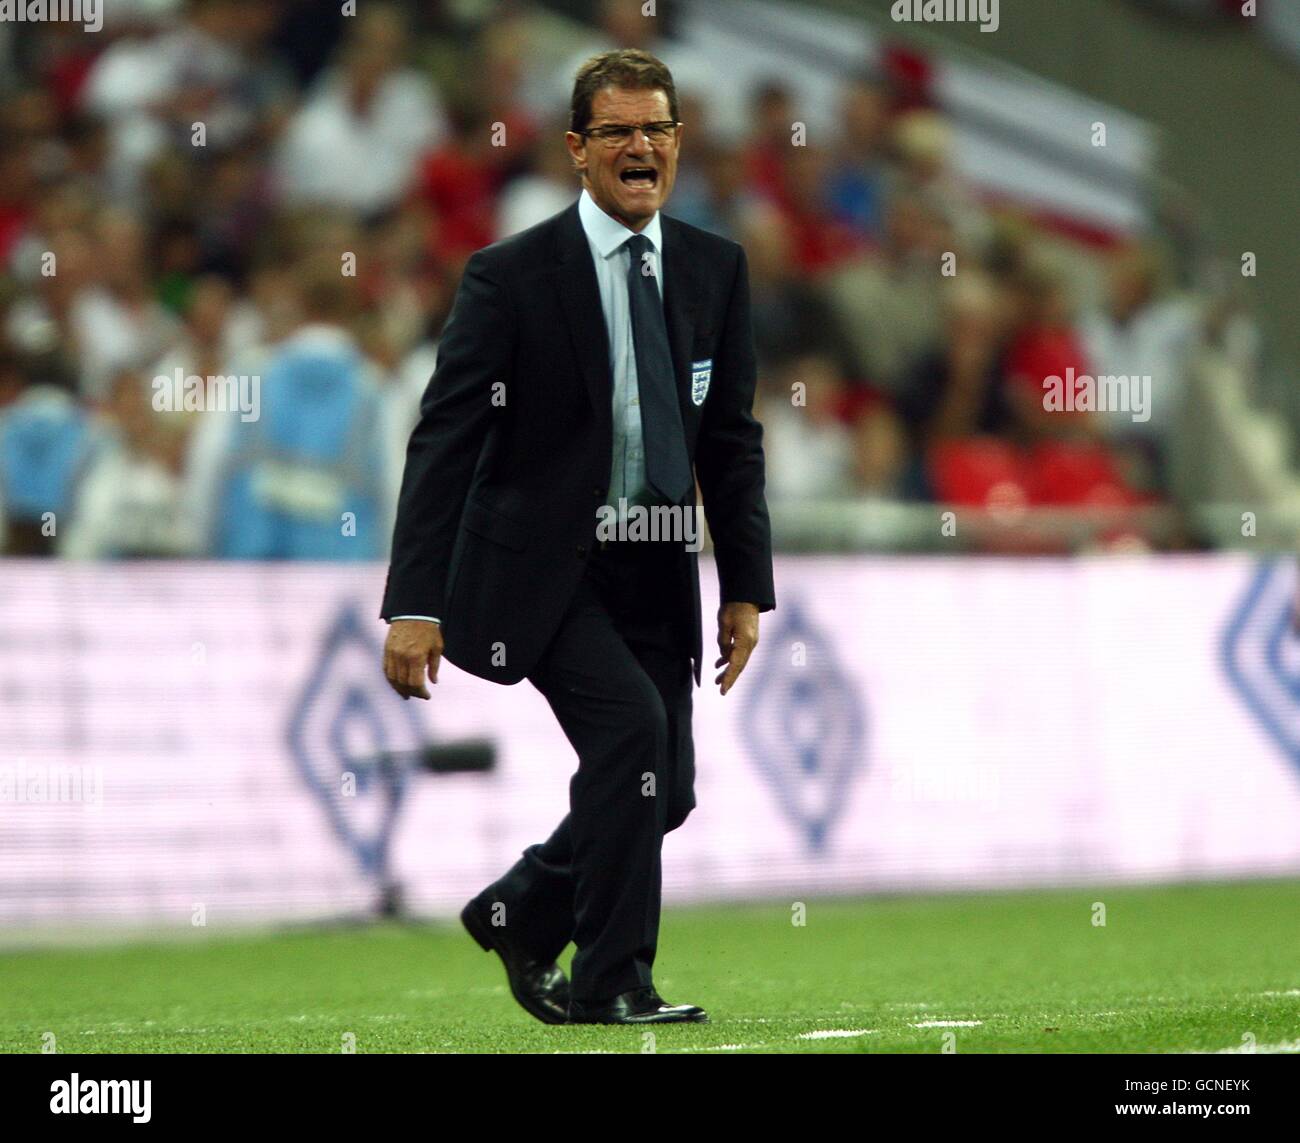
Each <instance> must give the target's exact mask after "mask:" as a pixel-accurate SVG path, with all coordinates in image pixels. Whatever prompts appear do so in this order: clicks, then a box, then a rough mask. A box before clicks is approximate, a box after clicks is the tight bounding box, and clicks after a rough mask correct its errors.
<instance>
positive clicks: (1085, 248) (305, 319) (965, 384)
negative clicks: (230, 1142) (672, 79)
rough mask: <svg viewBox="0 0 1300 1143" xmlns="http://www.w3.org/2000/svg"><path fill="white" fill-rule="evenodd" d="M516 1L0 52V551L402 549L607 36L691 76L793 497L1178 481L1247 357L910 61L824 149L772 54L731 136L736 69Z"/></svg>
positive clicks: (636, 9) (773, 489) (627, 16)
mask: <svg viewBox="0 0 1300 1143" xmlns="http://www.w3.org/2000/svg"><path fill="white" fill-rule="evenodd" d="M534 15H535V12H534V10H533V9H532V8H531V7H530V6H529V5H526V4H512V3H500V4H493V3H483V4H475V5H467V4H439V3H433V4H421V5H402V4H385V3H380V2H372V0H367V2H365V3H361V4H358V5H357V12H356V14H355V15H344V14H343V12H342V10H341V7H340V6H339V5H334V4H320V3H313V2H310V0H192V2H189V3H168V2H166V0H159V2H155V3H149V4H144V3H136V4H133V5H131V6H130V7H128V8H126V9H125V14H124V15H121V16H120V18H119V19H118V20H117V21H116V22H115V23H113V24H111V25H110V26H108V27H106V29H105V30H104V32H102V33H99V34H94V35H92V34H87V33H85V32H84V31H82V30H81V29H80V28H79V27H78V26H77V25H68V24H63V25H60V24H53V23H51V24H45V25H26V26H24V27H23V28H22V29H21V30H20V31H19V32H18V34H16V35H10V36H8V38H6V39H3V40H0V55H2V56H3V57H4V58H0V75H3V76H4V79H3V81H0V84H2V85H3V86H0V536H2V537H3V549H2V550H3V551H5V552H8V553H10V554H43V553H49V554H60V555H66V556H71V557H82V558H99V557H115V556H167V555H189V556H212V557H218V558H221V557H247V558H321V559H372V558H376V557H381V556H382V555H384V554H385V552H386V550H387V544H388V539H389V534H390V531H391V521H392V515H393V512H394V510H395V502H396V494H397V487H398V483H399V481H400V476H401V468H402V463H403V460H404V455H405V445H406V440H407V438H408V436H409V434H410V430H411V428H412V426H413V425H414V422H415V419H416V417H417V415H418V408H419V402H420V398H421V396H422V394H423V392H424V390H425V387H426V385H427V383H428V380H429V377H430V376H431V374H432V371H433V366H434V362H435V360H436V352H437V340H438V336H439V332H440V330H441V327H442V325H443V323H444V321H445V319H446V316H447V312H448V309H449V306H450V302H451V299H452V297H453V295H454V291H455V287H456V283H457V282H458V280H459V276H460V273H461V270H462V267H463V265H464V263H465V260H466V259H467V258H468V256H469V255H470V253H472V252H473V251H474V250H475V249H477V248H479V247H481V246H484V245H487V244H489V243H491V242H493V241H495V240H497V239H499V238H502V237H504V236H507V235H509V234H512V233H516V232H518V231H519V230H521V229H524V228H526V227H528V226H530V225H533V224H534V223H536V222H539V221H541V220H543V219H545V218H547V217H549V216H550V215H552V214H554V213H555V212H556V211H558V210H561V209H563V208H564V207H565V206H566V205H568V204H569V203H570V202H572V201H573V199H574V198H575V197H576V195H577V192H578V186H577V182H576V179H575V177H574V175H573V173H572V172H571V170H570V168H569V161H568V157H567V155H566V153H565V149H564V145H563V138H562V134H563V131H564V129H565V127H566V119H567V105H568V90H569V86H570V84H571V81H572V75H573V72H574V71H575V70H576V68H577V65H578V64H579V63H580V62H581V61H582V60H583V59H585V58H586V57H587V56H589V55H591V54H594V53H595V52H597V51H600V50H604V49H606V48H610V47H615V46H623V47H642V48H646V49H647V50H650V51H653V52H655V54H657V55H659V56H660V57H661V58H663V59H664V60H665V62H667V63H668V64H669V66H670V68H673V69H674V74H675V76H676V78H677V81H678V84H679V95H680V99H681V110H682V115H681V117H682V120H683V121H684V122H685V123H686V124H687V127H686V129H685V132H684V135H683V153H682V158H681V165H680V171H679V176H678V182H677V186H676V189H675V191H674V194H673V197H672V200H671V201H670V204H669V206H668V213H670V214H673V215H675V216H677V217H679V218H681V219H683V220H685V221H687V222H690V223H693V224H695V225H697V226H701V227H705V228H707V229H709V230H713V231H716V232H718V233H721V234H724V235H727V236H728V237H731V238H734V239H735V240H737V241H739V242H741V243H743V244H744V246H745V248H746V250H747V252H748V255H749V265H750V273H751V290H752V301H753V317H754V331H755V336H756V344H757V349H758V357H759V367H760V394H759V401H758V414H759V416H760V418H761V420H762V421H763V423H764V426H765V431H766V437H765V440H766V445H767V454H768V466H769V467H768V472H769V496H770V498H771V499H772V500H773V501H774V502H776V501H800V500H804V499H819V500H826V499H843V500H858V499H864V498H879V499H882V500H891V501H904V502H906V501H913V502H918V503H924V502H930V501H940V502H944V503H953V504H965V505H977V506H988V505H990V504H995V503H1002V504H1005V503H1013V504H1017V503H1018V504H1021V505H1025V506H1033V505H1056V506H1087V505H1115V504H1146V503H1158V502H1160V501H1161V500H1162V498H1164V497H1166V496H1167V495H1168V473H1167V467H1168V453H1169V448H1170V439H1171V435H1172V434H1173V433H1174V432H1176V431H1177V430H1176V426H1177V422H1178V407H1179V397H1180V393H1181V390H1182V386H1183V383H1184V380H1185V374H1186V369H1187V365H1188V362H1189V360H1190V358H1191V355H1193V354H1194V353H1195V352H1196V351H1197V349H1198V348H1199V347H1201V346H1204V345H1205V344H1207V343H1214V344H1217V345H1219V346H1221V347H1223V348H1225V349H1226V350H1227V351H1228V352H1230V353H1232V354H1235V355H1237V356H1239V357H1241V358H1242V359H1243V360H1246V359H1248V358H1249V357H1250V355H1251V354H1252V353H1253V352H1254V332H1253V327H1252V326H1251V324H1250V322H1249V321H1248V320H1247V319H1246V318H1245V317H1244V316H1243V315H1242V314H1241V313H1240V312H1238V311H1237V310H1236V309H1235V308H1234V307H1233V306H1232V305H1229V304H1227V303H1224V302H1222V301H1220V300H1209V299H1207V298H1205V297H1203V296H1201V295H1198V294H1197V293H1195V292H1189V291H1187V290H1185V289H1181V288H1178V287H1180V286H1182V285H1185V283H1180V282H1178V281H1171V279H1170V275H1169V273H1168V271H1167V270H1166V267H1165V263H1166V261H1167V260H1166V259H1165V258H1163V257H1162V253H1163V252H1162V251H1161V250H1160V249H1159V247H1157V246H1155V245H1153V244H1149V243H1146V242H1137V241H1125V242H1115V241H1102V240H1099V239H1097V238H1096V237H1091V238H1089V239H1086V240H1084V239H1081V238H1080V237H1079V236H1078V235H1066V234H1063V233H1062V232H1061V230H1060V228H1059V227H1055V226H1054V225H1053V224H1052V222H1051V221H1050V220H1042V219H1037V218H1034V217H1032V216H1030V215H1029V214H1027V213H1026V212H1024V211H1022V210H1015V209H1012V208H1009V207H1007V206H1005V205H1000V204H997V203H992V202H989V201H987V200H986V199H985V198H984V197H982V196H981V195H980V194H978V193H977V192H976V190H975V189H973V188H971V187H969V186H967V185H965V184H964V183H963V182H962V180H961V179H960V178H958V177H957V175H956V174H955V173H954V170H953V166H952V161H951V155H952V129H951V125H950V124H949V123H948V122H947V121H946V120H945V118H944V116H943V114H942V113H941V112H940V111H939V110H937V109H936V108H934V107H933V106H930V105H929V102H928V101H927V100H926V99H925V98H924V95H923V93H919V92H918V91H917V90H916V88H915V86H914V85H911V84H909V83H908V82H907V81H906V76H905V75H894V74H888V73H886V74H881V73H880V71H879V70H875V71H871V72H867V71H864V72H863V74H862V75H860V76H856V77H850V78H848V79H846V80H845V81H844V83H843V87H842V90H841V92H840V94H839V107H838V115H837V122H838V131H837V132H836V133H835V134H834V135H833V136H832V137H825V138H820V137H812V138H806V139H805V138H797V134H796V132H795V131H794V130H793V129H792V127H793V125H795V124H797V123H799V122H800V120H801V109H800V107H799V106H798V105H797V100H796V97H795V96H794V94H793V88H792V87H791V86H789V85H788V83H787V80H786V77H783V76H781V75H773V76H772V77H770V79H769V80H768V81H767V82H765V83H763V84H761V85H760V86H759V87H758V88H757V90H755V91H753V92H751V93H749V94H748V99H747V103H746V105H745V107H744V115H745V118H744V122H743V130H742V131H741V132H740V133H739V134H737V133H736V132H735V131H721V130H713V123H712V113H713V99H712V95H711V89H712V87H713V85H723V84H726V82H727V79H726V74H725V71H724V70H722V69H720V68H717V67H709V66H707V61H705V62H704V63H702V62H701V61H700V60H699V59H698V58H696V57H695V56H694V55H693V53H692V52H691V50H690V47H689V45H688V44H684V43H682V42H680V41H677V40H674V39H672V38H670V37H669V36H667V35H666V34H665V33H664V32H663V30H661V29H660V28H659V27H658V26H657V25H656V21H655V19H654V18H647V17H646V16H644V15H643V14H642V5H641V4H640V3H639V2H637V0H598V2H596V3H593V5H592V10H591V13H590V15H591V20H592V22H591V23H590V24H589V25H587V26H585V27H584V29H583V32H582V36H581V37H579V41H578V42H575V43H574V44H573V45H572V48H573V50H572V58H571V60H570V61H569V62H568V63H567V64H565V65H563V66H561V67H559V68H556V67H555V66H554V64H553V63H545V64H539V62H538V61H539V59H549V57H548V56H546V55H545V54H544V53H539V52H536V51H534V50H533V48H534V45H533V43H532V42H531V40H530V35H531V31H530V30H531V28H532V27H533V22H532V17H533V16H534ZM1062 249H1065V250H1068V251H1069V252H1070V256H1069V257H1067V258H1066V259H1064V261H1063V259H1062V257H1061V251H1062ZM1081 262H1086V263H1088V264H1091V265H1095V267H1096V269H1097V274H1096V280H1097V282H1098V283H1100V286H1099V288H1098V289H1097V290H1095V291H1094V296H1092V297H1091V298H1086V299H1084V298H1080V297H1078V296H1077V291H1076V289H1075V288H1074V287H1075V285H1076V284H1077V283H1076V281H1075V280H1074V279H1073V278H1072V276H1071V275H1070V274H1069V273H1067V272H1063V270H1062V266H1063V265H1066V266H1070V265H1075V264H1079V263H1081ZM1067 370H1073V372H1074V374H1076V375H1090V376H1096V375H1100V374H1123V375H1133V374H1149V375H1150V376H1151V377H1152V379H1153V381H1152V384H1153V391H1152V393H1151V401H1150V416H1149V418H1147V419H1144V420H1137V419H1135V418H1133V417H1132V416H1130V415H1128V414H1127V413H1125V414H1120V415H1115V414H1108V413H1101V412H1089V411H1073V412H1072V411H1049V410H1047V409H1045V408H1044V401H1043V385H1042V382H1043V379H1044V378H1045V377H1049V376H1053V375H1062V376H1064V375H1065V374H1066V372H1067ZM191 377H195V378H200V379H206V378H224V379H229V380H231V381H232V384H233V379H237V378H244V379H247V378H258V379H259V380H260V389H259V390H258V392H257V394H256V396H257V400H258V402H259V407H258V408H257V410H256V413H257V415H256V416H255V417H249V416H245V415H241V410H240V409H238V408H231V409H230V411H227V412H215V411H213V410H212V409H211V395H212V390H211V387H209V389H208V390H207V404H205V403H204V402H202V401H197V400H196V402H195V404H194V405H193V406H192V407H191V405H190V403H189V401H188V400H187V399H180V400H177V399H176V397H177V394H180V393H182V392H187V390H185V391H183V390H182V387H181V385H180V379H181V378H191ZM160 379H167V381H168V384H160V383H159V380H160ZM172 379H176V384H175V385H174V386H173V385H172V384H171V383H170V382H171V381H172ZM237 392H242V391H241V390H238V389H237V388H231V389H230V390H229V393H230V394H232V395H233V394H235V393H237ZM244 395H245V396H247V395H248V394H247V393H245V394H244ZM236 403H237V402H236ZM248 411H249V410H248V409H247V408H245V409H244V410H243V413H247V412H248ZM341 518H342V519H343V524H342V526H340V519H341Z"/></svg>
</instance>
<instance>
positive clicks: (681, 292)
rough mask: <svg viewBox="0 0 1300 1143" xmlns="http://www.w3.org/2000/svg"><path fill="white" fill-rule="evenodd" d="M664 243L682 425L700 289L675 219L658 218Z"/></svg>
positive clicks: (666, 299)
mask: <svg viewBox="0 0 1300 1143" xmlns="http://www.w3.org/2000/svg"><path fill="white" fill-rule="evenodd" d="M660 225H661V226H662V228H663V243H664V318H665V320H666V322H667V325H668V344H669V347H670V348H671V349H672V354H673V375H674V377H675V379H676V381H677V403H678V405H680V406H681V410H682V423H683V424H685V423H686V417H687V411H688V410H689V409H690V408H691V347H692V341H693V338H694V332H695V314H696V310H697V309H698V307H699V298H700V289H699V280H698V270H697V267H696V261H695V259H694V258H692V257H691V252H690V249H689V246H688V243H687V240H686V235H685V232H684V231H683V230H682V229H681V227H680V226H678V224H677V221H676V220H675V219H672V218H669V217H668V216H667V215H666V214H663V215H660Z"/></svg>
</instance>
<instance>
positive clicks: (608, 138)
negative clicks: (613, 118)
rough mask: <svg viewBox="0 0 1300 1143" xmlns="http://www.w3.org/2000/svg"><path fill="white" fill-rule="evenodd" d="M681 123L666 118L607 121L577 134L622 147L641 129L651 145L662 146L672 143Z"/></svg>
mask: <svg viewBox="0 0 1300 1143" xmlns="http://www.w3.org/2000/svg"><path fill="white" fill-rule="evenodd" d="M680 126H681V124H680V123H674V122H673V121H672V120H671V119H665V120H662V121H660V122H658V123H607V124H605V125H604V126H601V127H589V128H588V129H587V130H586V131H578V132H575V134H578V135H581V136H583V138H586V139H599V140H600V141H601V142H602V143H604V144H605V145H606V146H607V147H621V146H622V145H623V144H624V143H626V142H628V141H629V140H630V139H631V138H632V134H633V132H635V131H637V130H639V131H640V132H641V134H642V135H644V136H645V137H646V142H647V143H649V144H650V145H651V146H655V147H661V146H663V145H664V144H665V143H671V142H672V140H673V137H674V136H675V135H676V134H677V128H678V127H680Z"/></svg>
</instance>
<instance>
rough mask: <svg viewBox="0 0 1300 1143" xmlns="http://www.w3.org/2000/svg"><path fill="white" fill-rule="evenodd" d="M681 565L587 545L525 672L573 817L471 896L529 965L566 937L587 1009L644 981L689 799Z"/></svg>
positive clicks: (664, 555) (679, 558)
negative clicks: (546, 717) (551, 729)
mask: <svg viewBox="0 0 1300 1143" xmlns="http://www.w3.org/2000/svg"><path fill="white" fill-rule="evenodd" d="M683 568H684V557H683V553H682V550H681V545H680V544H677V545H676V546H675V547H674V546H673V545H661V544H655V543H638V542H622V543H619V542H611V543H609V544H607V545H604V546H602V545H600V544H599V543H597V545H596V548H595V550H594V551H593V552H592V554H591V556H590V557H589V561H588V566H587V573H586V575H585V577H584V578H583V579H582V580H581V581H580V583H579V587H578V590H577V591H576V592H575V595H574V598H573V600H572V602H571V603H570V605H569V608H568V610H567V612H566V613H565V616H564V619H563V621H562V622H561V624H560V628H559V631H558V632H557V634H556V636H555V638H554V639H553V640H552V642H551V644H550V645H549V646H548V647H547V649H546V651H545V652H544V653H543V655H542V658H541V660H540V661H539V663H538V665H537V667H536V669H535V670H534V671H533V672H532V673H531V674H529V676H528V680H529V682H531V683H532V684H533V685H534V686H535V687H536V688H537V689H538V690H539V691H541V693H542V694H543V695H544V696H545V697H546V700H547V702H549V703H550V705H551V709H552V710H553V711H554V712H555V716H556V718H557V719H558V720H559V723H560V726H561V727H562V728H563V729H564V733H565V735H566V736H567V737H568V739H569V742H570V743H571V744H572V745H573V748H574V750H575V751H576V752H577V755H578V769H577V772H576V773H575V774H574V776H573V779H572V781H571V782H570V784H569V813H568V815H567V816H566V817H565V818H564V820H563V821H561V822H560V824H559V826H558V827H557V828H556V830H555V832H554V833H553V834H551V836H550V837H549V838H548V839H547V840H546V841H544V842H541V843H539V844H537V845H532V846H529V847H528V848H527V849H526V850H524V853H523V856H522V858H521V859H520V860H519V861H518V862H516V864H515V865H514V866H513V868H511V869H510V870H509V872H507V873H506V874H505V875H504V876H503V877H502V878H501V879H500V880H499V881H497V882H495V883H494V884H492V885H490V886H489V887H488V888H487V889H485V890H484V891H483V892H482V893H481V894H480V895H479V900H481V901H483V902H486V903H487V904H488V905H489V907H491V906H493V905H495V904H496V903H497V902H500V903H501V905H503V906H504V923H505V925H506V927H507V928H508V929H509V930H511V937H512V938H513V940H514V941H515V942H517V944H518V946H519V947H521V948H523V949H525V950H527V951H528V952H529V953H531V954H532V955H533V956H536V957H537V958H538V959H540V960H542V961H545V962H550V961H552V960H554V959H555V958H556V957H557V956H559V954H560V953H561V952H562V951H563V950H564V948H565V947H566V946H567V945H568V943H569V941H571V940H572V941H573V942H574V943H575V944H576V946H577V951H576V952H575V953H574V957H573V965H572V971H571V984H572V995H573V998H574V999H575V1000H579V1001H583V1002H586V1003H596V1002H600V1001H604V1000H608V999H611V998H612V997H614V996H617V995H618V994H619V993H621V992H626V991H628V990H629V989H633V988H638V987H641V986H645V985H649V984H651V983H652V977H651V970H652V968H653V966H654V959H655V948H656V945H657V943H658V936H659V902H660V888H661V875H660V861H659V855H660V848H661V845H662V842H663V835H664V834H665V833H667V832H668V831H670V830H673V829H676V828H677V826H679V825H681V823H682V822H683V821H684V820H685V819H686V815H687V814H688V813H690V811H691V810H692V809H693V808H694V806H695V793H694V786H695V754H694V745H693V743H692V739H691V699H692V685H691V684H692V674H691V662H690V650H689V645H688V635H687V629H688V627H687V621H686V620H687V617H686V616H683V615H682V614H681V613H680V608H681V599H682V594H681V591H680V588H679V587H678V585H679V584H680V583H681V582H682V581H681V579H680V578H679V577H681V576H682V575H683V574H684V573H683ZM498 915H500V913H499V911H498Z"/></svg>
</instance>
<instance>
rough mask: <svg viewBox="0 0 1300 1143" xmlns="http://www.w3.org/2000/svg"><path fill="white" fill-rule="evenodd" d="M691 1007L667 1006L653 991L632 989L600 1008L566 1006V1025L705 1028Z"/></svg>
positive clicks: (704, 1017) (701, 1013)
mask: <svg viewBox="0 0 1300 1143" xmlns="http://www.w3.org/2000/svg"><path fill="white" fill-rule="evenodd" d="M708 1022H709V1017H708V1014H707V1013H706V1012H705V1011H704V1009H703V1008H697V1007H696V1006H695V1005H694V1004H669V1003H667V1001H665V1000H664V999H663V997H662V996H660V995H659V993H657V992H656V991H655V990H654V989H653V988H634V989H632V991H631V992H624V993H622V994H621V995H619V996H616V997H614V999H613V1000H607V1001H605V1002H604V1003H603V1004H582V1003H580V1002H579V1001H577V1000H571V1001H570V1002H569V1023H570V1024H707V1023H708Z"/></svg>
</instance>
